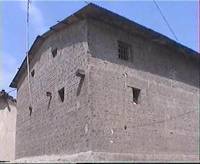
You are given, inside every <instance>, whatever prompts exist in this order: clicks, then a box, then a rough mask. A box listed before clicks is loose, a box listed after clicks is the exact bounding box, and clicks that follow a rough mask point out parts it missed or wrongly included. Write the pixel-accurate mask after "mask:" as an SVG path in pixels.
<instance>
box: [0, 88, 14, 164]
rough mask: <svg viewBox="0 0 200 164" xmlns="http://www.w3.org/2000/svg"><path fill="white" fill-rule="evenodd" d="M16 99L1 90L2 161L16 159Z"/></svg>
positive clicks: (0, 128)
mask: <svg viewBox="0 0 200 164" xmlns="http://www.w3.org/2000/svg"><path fill="white" fill-rule="evenodd" d="M16 117H17V109H16V100H15V99H14V98H13V97H12V96H9V94H8V93H6V92H5V91H4V90H2V91H0V161H10V160H14V159H15V134H16Z"/></svg>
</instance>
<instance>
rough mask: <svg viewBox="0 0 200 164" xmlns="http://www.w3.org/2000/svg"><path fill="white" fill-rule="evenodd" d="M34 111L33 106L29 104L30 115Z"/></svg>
mask: <svg viewBox="0 0 200 164" xmlns="http://www.w3.org/2000/svg"><path fill="white" fill-rule="evenodd" d="M32 111H33V108H32V106H29V115H30V116H31V115H32Z"/></svg>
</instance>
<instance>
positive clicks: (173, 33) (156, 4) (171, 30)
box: [153, 0, 178, 41]
mask: <svg viewBox="0 0 200 164" xmlns="http://www.w3.org/2000/svg"><path fill="white" fill-rule="evenodd" d="M153 2H154V4H155V6H156V7H157V9H158V11H159V12H160V15H161V16H162V18H163V20H164V21H165V23H166V25H167V27H168V28H169V30H170V32H171V33H172V35H173V36H174V38H175V39H176V41H178V38H177V36H176V34H175V32H174V31H173V29H172V27H171V26H170V24H169V22H168V21H167V18H166V17H165V15H164V14H163V12H162V10H161V8H160V7H159V5H158V3H157V2H156V0H153Z"/></svg>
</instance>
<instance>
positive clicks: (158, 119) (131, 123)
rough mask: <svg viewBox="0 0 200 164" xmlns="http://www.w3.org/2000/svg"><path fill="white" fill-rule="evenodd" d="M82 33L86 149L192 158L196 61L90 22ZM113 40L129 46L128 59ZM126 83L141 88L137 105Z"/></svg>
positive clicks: (196, 141) (196, 109)
mask: <svg viewBox="0 0 200 164" xmlns="http://www.w3.org/2000/svg"><path fill="white" fill-rule="evenodd" d="M88 32H89V48H90V53H91V54H92V56H93V58H91V59H90V68H91V71H90V88H91V95H92V96H91V102H92V104H91V110H92V116H93V119H92V126H93V129H94V130H93V133H92V136H93V137H92V138H93V139H92V141H91V142H92V150H94V151H99V152H102V151H107V152H115V153H135V154H144V155H148V154H158V155H159V154H161V155H162V154H166V155H180V157H181V155H194V156H196V157H198V154H199V150H198V146H199V117H198V116H199V69H198V68H199V67H198V63H197V62H195V61H193V60H191V59H190V58H187V57H184V55H183V54H177V53H176V52H173V51H172V50H170V49H167V48H166V47H161V46H158V45H156V44H154V43H151V42H149V41H146V40H145V39H143V38H139V37H137V36H134V35H131V34H128V33H125V32H123V31H121V30H120V29H118V28H114V27H111V26H109V25H106V24H102V23H100V22H98V21H95V20H90V23H89V27H88ZM118 40H121V41H124V42H127V43H129V44H131V47H132V57H131V59H130V60H129V61H124V60H121V59H119V58H118V44H117V41H118ZM181 55H182V56H181ZM130 87H135V88H139V89H141V95H140V99H139V104H134V103H133V94H132V90H131V88H130ZM97 138H98V139H97ZM179 159H180V158H179Z"/></svg>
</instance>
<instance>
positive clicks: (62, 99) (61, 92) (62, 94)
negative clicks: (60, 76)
mask: <svg viewBox="0 0 200 164" xmlns="http://www.w3.org/2000/svg"><path fill="white" fill-rule="evenodd" d="M58 94H59V97H60V100H61V102H64V100H65V88H64V87H63V88H61V89H60V90H59V91H58Z"/></svg>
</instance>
